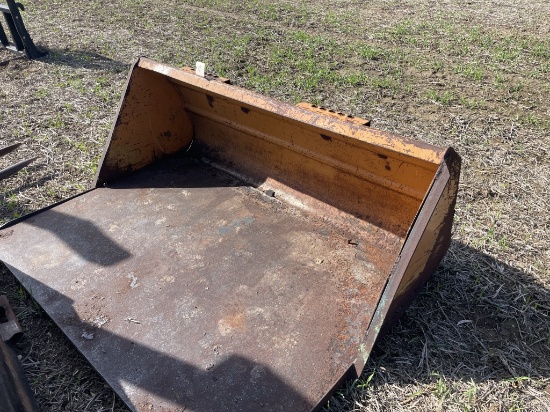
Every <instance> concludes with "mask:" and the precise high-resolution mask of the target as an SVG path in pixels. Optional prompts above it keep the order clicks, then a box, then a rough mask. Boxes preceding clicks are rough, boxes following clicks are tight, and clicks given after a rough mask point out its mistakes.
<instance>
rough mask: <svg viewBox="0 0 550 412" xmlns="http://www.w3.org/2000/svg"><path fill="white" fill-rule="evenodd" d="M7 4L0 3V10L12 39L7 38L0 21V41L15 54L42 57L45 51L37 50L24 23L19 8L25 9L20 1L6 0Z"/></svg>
mask: <svg viewBox="0 0 550 412" xmlns="http://www.w3.org/2000/svg"><path fill="white" fill-rule="evenodd" d="M6 2H7V3H8V4H0V12H1V13H2V14H3V15H4V19H5V21H6V25H7V26H8V28H9V30H10V32H11V37H12V40H13V41H10V40H9V39H8V36H7V35H6V32H5V31H4V28H3V27H2V23H0V43H2V46H3V47H4V48H5V49H6V50H10V51H12V52H15V53H17V54H24V55H26V56H27V57H28V58H29V59H38V58H40V57H44V56H46V55H47V53H44V52H41V51H39V50H38V49H37V48H36V46H35V45H34V42H33V41H32V39H31V36H30V34H29V32H28V31H27V29H26V28H25V24H24V23H23V18H22V17H21V13H19V10H20V9H21V10H23V11H24V10H25V8H24V7H23V5H22V4H21V3H16V2H15V0H6Z"/></svg>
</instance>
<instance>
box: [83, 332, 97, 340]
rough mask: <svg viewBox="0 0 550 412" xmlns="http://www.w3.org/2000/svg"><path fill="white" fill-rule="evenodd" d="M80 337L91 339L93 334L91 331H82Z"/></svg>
mask: <svg viewBox="0 0 550 412" xmlns="http://www.w3.org/2000/svg"><path fill="white" fill-rule="evenodd" d="M82 337H83V338H84V339H88V340H92V339H93V338H94V334H93V333H87V332H82Z"/></svg>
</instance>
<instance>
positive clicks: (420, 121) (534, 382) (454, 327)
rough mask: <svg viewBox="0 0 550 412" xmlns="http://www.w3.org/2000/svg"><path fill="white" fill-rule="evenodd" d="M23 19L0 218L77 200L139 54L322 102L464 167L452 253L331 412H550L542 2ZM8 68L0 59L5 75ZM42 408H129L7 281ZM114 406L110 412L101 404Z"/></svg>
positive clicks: (0, 95)
mask: <svg viewBox="0 0 550 412" xmlns="http://www.w3.org/2000/svg"><path fill="white" fill-rule="evenodd" d="M103 3H104V2H99V1H96V0H94V1H80V0H78V1H74V2H70V4H69V3H67V2H60V1H56V0H42V1H27V2H25V5H26V6H27V10H28V11H27V12H25V13H24V16H23V17H24V18H25V19H26V21H27V25H28V28H29V31H30V32H31V34H32V35H33V37H34V39H35V41H36V42H37V43H38V45H39V46H42V47H43V48H47V49H48V50H49V51H50V57H49V58H46V59H43V60H41V61H35V62H28V61H25V60H16V61H12V62H11V63H9V64H8V65H7V66H4V67H0V146H3V145H5V144H8V143H11V142H15V141H23V142H25V147H24V148H23V149H22V150H19V151H18V152H17V153H16V154H14V155H12V156H10V157H9V158H4V159H2V160H1V161H0V167H2V166H4V165H6V164H8V163H9V162H13V161H14V159H16V158H23V157H25V156H29V157H30V156H32V155H38V156H39V160H38V161H37V162H36V163H35V164H33V165H32V166H31V167H29V168H28V169H27V171H26V172H23V173H20V174H18V175H17V176H15V177H13V178H11V179H9V180H7V181H5V182H2V183H0V202H1V204H0V219H1V220H3V221H7V220H10V219H12V218H14V217H16V216H18V215H21V214H23V213H26V212H28V211H32V210H36V209H38V208H40V207H43V206H45V205H48V204H50V203H53V202H55V201H57V200H60V199H62V198H66V197H68V196H70V195H72V194H75V193H78V192H80V191H82V190H83V189H84V188H85V187H87V186H88V185H89V184H90V181H91V179H92V177H93V173H94V171H95V167H96V166H97V160H98V157H99V154H100V151H101V149H102V146H103V142H104V141H105V138H106V136H107V133H108V129H109V126H110V123H111V119H112V116H113V114H114V111H115V110H116V104H117V101H118V99H119V95H120V93H121V91H122V87H123V83H124V80H125V77H126V73H127V69H128V68H129V64H130V63H131V62H132V61H133V60H134V59H135V58H136V57H137V56H139V55H142V54H145V55H148V56H149V57H152V58H156V59H159V60H161V61H163V62H167V63H171V64H174V65H184V64H185V65H192V64H193V63H194V61H196V60H202V61H205V62H206V63H207V66H208V67H209V68H210V69H211V70H212V71H214V72H217V73H218V74H220V75H224V76H226V77H230V78H231V79H233V80H234V82H235V83H236V84H238V85H241V86H245V87H247V88H251V89H254V90H257V91H260V92H262V93H265V94H268V95H271V96H274V97H277V98H279V99H282V100H286V101H291V102H298V101H300V100H305V101H310V102H313V103H322V104H323V105H325V106H330V107H333V108H335V109H338V110H342V111H347V112H350V113H353V114H356V115H359V116H362V117H367V118H371V119H373V126H374V127H376V128H380V129H384V130H389V131H392V132H395V133H398V134H401V135H405V136H410V137H413V138H415V139H418V140H423V141H427V142H430V143H435V144H439V145H451V146H453V147H455V148H456V149H457V151H458V152H459V153H460V154H461V155H462V157H463V172H462V180H461V191H460V195H459V199H458V204H457V211H456V224H455V233H454V241H453V244H452V246H451V249H450V250H449V253H448V254H447V256H446V258H445V259H444V261H443V262H442V264H441V266H440V268H439V269H438V271H437V273H435V275H434V277H433V279H432V280H431V281H430V282H429V283H428V285H427V286H426V288H425V290H424V292H423V293H422V294H421V296H420V297H419V299H417V300H416V302H415V303H414V305H413V306H412V307H411V308H410V309H409V310H408V311H407V313H406V314H405V316H404V317H403V318H402V320H401V321H400V322H399V323H398V324H397V325H396V327H395V328H394V329H393V331H392V333H391V334H389V335H388V336H386V337H384V338H383V339H381V340H380V341H379V343H378V345H377V348H376V350H375V352H374V353H373V356H372V357H371V359H370V361H369V363H368V364H367V367H366V369H365V372H364V375H363V377H362V378H361V380H359V381H357V382H349V383H348V384H347V386H346V387H345V388H344V389H342V390H341V391H340V392H338V393H337V394H336V395H335V396H334V397H333V398H332V399H331V400H330V402H329V403H328V404H327V406H326V409H327V410H330V411H374V410H452V411H454V410H457V411H469V410H472V411H473V410H483V411H517V410H528V411H546V410H550V409H549V407H548V405H550V271H549V268H550V248H549V245H550V230H549V227H550V218H549V216H550V213H549V212H548V211H549V210H550V193H549V189H548V187H549V184H550V160H549V159H550V156H549V150H550V105H549V97H550V83H549V81H548V78H549V77H550V23H549V20H548V16H549V15H550V5H548V3H547V1H542V0H539V1H529V2H527V1H524V2H520V3H519V4H517V2H513V1H511V0H494V1H492V2H478V1H464V0H459V1H442V2H437V4H434V2H430V1H427V0H420V1H414V2H413V1H382V0H375V1H373V2H369V3H368V5H366V4H364V3H363V2H357V1H339V2H328V1H323V2H315V3H310V2H303V3H298V2H290V1H288V2H287V1H285V2H279V3H273V4H271V2H268V1H267V0H258V1H251V2H246V3H242V4H233V3H232V2H229V1H223V0H197V1H194V2H188V1H175V0H172V1H167V2H161V3H155V2H146V1H140V0H119V1H116V2H109V3H106V4H103ZM9 56H10V55H9V54H7V53H5V52H0V61H2V60H4V59H6V58H8V57H9ZM0 293H7V294H8V295H9V296H10V299H11V300H12V302H13V303H14V306H15V308H16V309H17V311H18V313H19V317H20V319H21V322H22V324H23V326H24V328H25V329H26V333H27V335H26V338H25V340H24V341H23V342H22V343H21V344H20V348H19V349H20V353H21V355H22V356H23V364H24V365H25V368H26V371H27V372H28V376H29V380H30V381H31V384H32V387H33V389H34V390H35V392H36V396H37V399H38V401H39V402H40V404H41V407H42V408H43V409H44V410H47V411H61V410H89V411H91V410H94V411H99V410H125V409H124V408H125V407H124V406H123V405H122V404H121V403H120V401H118V400H117V399H116V398H115V397H114V396H113V394H112V392H111V391H110V390H109V389H108V388H107V387H106V386H105V384H104V383H103V381H102V380H101V378H100V377H98V376H97V374H95V372H93V370H92V369H91V367H90V366H89V365H88V364H87V362H86V361H85V360H83V359H82V358H81V356H80V355H79V354H78V353H76V352H75V350H74V349H73V348H72V346H71V345H70V344H69V343H68V342H67V341H66V340H65V338H64V337H63V335H62V334H61V333H60V331H59V330H58V329H57V328H56V327H55V325H53V324H52V323H51V322H50V321H49V320H48V319H47V317H46V316H45V315H44V314H43V313H42V312H41V310H40V309H39V308H37V307H36V306H35V305H33V303H32V299H30V298H29V297H28V295H26V294H25V293H24V292H23V291H20V290H19V286H18V284H17V283H16V282H15V281H14V280H13V278H12V277H11V276H10V275H8V274H7V273H6V272H5V271H2V273H1V274H0ZM113 402H114V403H113Z"/></svg>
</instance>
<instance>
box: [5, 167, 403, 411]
mask: <svg viewBox="0 0 550 412" xmlns="http://www.w3.org/2000/svg"><path fill="white" fill-rule="evenodd" d="M92 222H93V223H92ZM75 227H79V234H78V235H76V234H75V229H74V228H75ZM18 229H19V230H16V231H15V233H14V234H13V235H12V236H11V239H10V243H9V245H4V244H2V259H3V260H4V261H5V262H6V263H7V264H8V265H9V266H10V268H11V269H12V270H13V271H14V273H15V274H16V276H18V277H19V278H20V279H21V281H22V282H23V284H24V285H25V286H26V287H28V288H32V290H33V293H34V296H35V298H36V299H37V300H38V301H39V302H40V303H41V304H42V305H43V306H44V307H45V309H46V310H47V311H48V313H49V314H50V316H52V318H53V319H54V320H55V322H56V323H57V324H58V325H59V326H60V327H61V328H62V329H63V330H64V331H65V332H66V333H67V334H68V336H69V337H70V339H71V340H72V341H73V342H74V343H75V344H76V346H77V347H78V348H79V350H80V351H81V352H82V353H84V355H85V356H86V357H87V358H88V359H89V360H90V361H91V362H92V364H94V366H95V367H96V369H97V370H98V371H99V372H100V373H101V375H102V376H103V377H105V379H106V380H107V381H108V382H109V383H110V384H111V385H112V386H113V387H114V388H115V389H117V391H119V393H120V392H122V393H123V395H122V396H123V399H124V400H125V401H126V402H127V403H129V404H130V405H133V407H134V408H135V409H137V410H141V407H140V406H139V405H141V404H145V403H146V402H147V401H146V400H148V401H149V402H152V403H153V404H154V405H165V404H166V400H165V399H164V398H165V397H166V396H167V394H171V393H175V394H181V396H182V397H181V399H179V400H177V401H174V400H173V399H172V400H171V401H172V402H175V404H176V405H177V406H179V407H184V406H185V407H187V408H188V409H187V410H197V411H204V410H250V411H252V410H257V409H258V408H260V406H261V405H262V404H263V405H264V407H265V408H267V410H277V408H284V409H285V410H297V411H299V410H304V411H306V410H309V409H311V408H313V407H314V406H315V405H316V402H317V400H318V399H320V398H321V397H322V396H323V395H324V392H325V391H326V390H327V388H326V386H325V385H326V382H327V381H329V382H330V381H332V379H333V376H336V375H343V374H344V373H345V372H346V371H347V370H348V368H349V366H350V364H352V363H353V360H354V358H355V356H356V353H357V348H358V345H359V344H360V342H361V339H362V334H363V333H364V330H365V328H366V323H367V319H369V318H370V316H372V314H373V313H374V309H375V305H376V303H377V297H378V296H379V295H380V294H381V292H382V289H383V287H384V283H385V281H384V275H383V274H384V273H385V272H387V271H388V270H389V265H390V262H391V259H392V258H391V256H392V255H395V254H396V251H397V250H398V248H399V243H397V242H395V243H394V244H390V245H389V247H387V248H386V247H384V248H382V249H381V250H380V249H378V248H376V249H375V248H373V247H372V245H369V244H368V243H367V241H366V240H365V239H364V236H363V235H362V233H359V232H355V231H354V230H353V228H340V227H337V226H333V225H331V224H329V223H328V222H326V221H324V220H323V219H322V218H321V217H318V216H314V215H310V214H307V213H303V212H300V211H298V210H296V209H294V208H292V207H289V206H287V205H286V204H284V203H282V202H280V201H278V200H277V199H275V198H272V197H268V196H266V195H265V194H264V193H262V192H260V191H258V190H256V189H254V188H251V187H249V186H247V185H245V184H243V183H242V182H241V181H239V180H237V179H235V178H232V177H230V176H228V175H226V174H224V173H222V172H220V171H219V170H217V169H214V168H212V167H210V166H206V165H204V164H202V163H201V162H199V161H196V160H193V159H189V158H182V159H173V160H171V161H164V162H162V163H159V164H156V165H152V166H151V167H150V168H148V169H144V170H142V171H141V172H137V173H135V174H133V175H131V176H129V177H128V178H125V179H122V180H120V181H119V182H116V183H113V184H112V185H110V186H109V187H107V188H102V189H96V190H94V191H92V192H89V193H87V194H85V195H82V196H81V197H79V198H76V199H74V200H73V201H72V202H68V203H64V204H62V205H59V206H57V207H55V208H53V209H51V210H49V211H45V212H43V213H41V214H39V215H36V216H33V217H30V218H29V219H28V220H26V221H25V222H24V223H23V224H21V225H18ZM349 238H354V239H357V241H358V245H350V244H349V243H348V239H349ZM379 241H380V243H386V242H385V241H384V238H383V237H382V236H381V238H380V239H379ZM106 243H110V244H111V246H109V247H104V245H105V244H106ZM22 244H25V245H26V250H27V251H28V255H27V256H26V257H25V258H24V259H19V258H18V253H17V249H16V248H18V247H20V246H21V245H22ZM44 244H47V245H48V251H46V250H44V247H43V245H44ZM31 273H32V277H30V276H28V275H27V274H31ZM46 285H47V286H46ZM54 302H55V304H54ZM61 302H64V304H60V303H61ZM129 318H130V319H133V320H136V321H138V322H139V323H134V322H131V321H127V319H129ZM84 335H86V336H93V339H87V338H85V337H83V336H84ZM152 339H153V340H152ZM153 342H154V343H153ZM149 347H152V348H154V350H153V349H148V348H149ZM136 356H138V357H139V367H138V370H137V371H136V370H135V369H136V363H135V362H131V361H129V359H130V358H135V357H136ZM234 362H236V363H237V364H238V365H240V366H238V369H237V370H234V368H236V367H237V366H235V365H233V363H234ZM159 365H162V369H161V368H160V367H159ZM227 365H230V366H231V368H229V367H228V366H227ZM312 365H323V368H321V369H319V370H316V371H315V373H313V371H312V370H311V367H312ZM228 368H229V369H228ZM195 376H198V377H200V379H197V378H195ZM172 377H180V378H179V380H178V379H172ZM264 380H265V381H264ZM226 385H229V388H225V386H226ZM128 393H130V394H131V395H124V394H128ZM239 393H241V394H242V395H239ZM245 395H246V396H245ZM239 396H242V399H241V398H239ZM234 401H235V402H237V404H238V405H239V407H238V408H237V407H236V406H235V405H236V404H235V403H234ZM223 405H227V406H225V409H224V406H223Z"/></svg>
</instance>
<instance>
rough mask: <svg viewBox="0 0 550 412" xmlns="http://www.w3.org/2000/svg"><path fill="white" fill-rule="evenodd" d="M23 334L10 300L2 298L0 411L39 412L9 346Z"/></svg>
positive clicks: (21, 369) (19, 363) (0, 300)
mask: <svg viewBox="0 0 550 412" xmlns="http://www.w3.org/2000/svg"><path fill="white" fill-rule="evenodd" d="M22 334H23V330H22V329H21V326H19V322H17V318H16V316H15V313H14V312H13V310H12V308H11V306H10V304H9V302H8V298H7V297H6V296H4V295H2V296H0V410H2V411H6V412H35V411H38V406H37V405H36V401H35V400H34V397H33V395H32V391H31V389H30V387H29V384H28V383H27V380H26V379H25V373H24V372H23V368H22V367H21V362H20V361H19V359H17V357H16V356H15V353H14V352H13V350H12V349H11V347H10V346H9V345H8V342H9V341H11V342H14V341H16V340H17V339H19V338H20V337H21V335H22ZM4 342H6V343H4Z"/></svg>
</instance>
